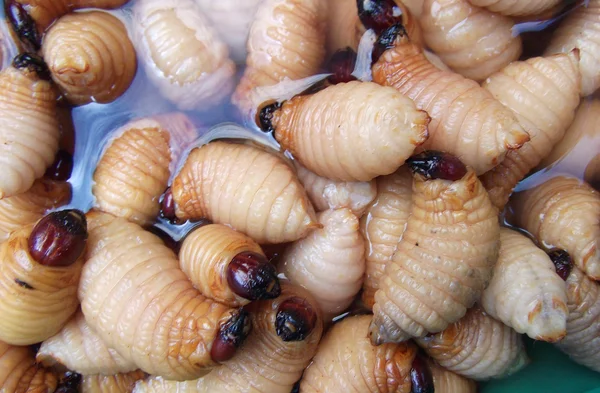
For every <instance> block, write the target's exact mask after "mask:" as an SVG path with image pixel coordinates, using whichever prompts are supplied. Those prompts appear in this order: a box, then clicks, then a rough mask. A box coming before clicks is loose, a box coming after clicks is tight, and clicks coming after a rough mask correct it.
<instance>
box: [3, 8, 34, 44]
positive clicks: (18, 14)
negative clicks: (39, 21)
mask: <svg viewBox="0 0 600 393" xmlns="http://www.w3.org/2000/svg"><path fill="white" fill-rule="evenodd" d="M4 13H5V15H6V17H7V18H8V21H9V22H10V25H11V26H12V28H13V30H14V32H15V33H16V34H17V36H18V37H19V39H20V40H21V41H22V42H23V44H24V45H25V46H27V47H28V49H29V50H32V51H38V50H39V49H40V48H41V46H42V45H41V42H42V40H41V37H40V34H39V32H38V29H37V25H36V23H35V21H34V20H33V18H32V17H31V15H29V12H27V10H26V9H25V7H24V6H23V4H21V3H19V2H18V1H15V0H5V1H4Z"/></svg>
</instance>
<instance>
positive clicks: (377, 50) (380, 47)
mask: <svg viewBox="0 0 600 393" xmlns="http://www.w3.org/2000/svg"><path fill="white" fill-rule="evenodd" d="M407 36H408V35H407V34H406V29H405V28H404V26H402V25H401V24H395V25H392V26H390V27H388V28H387V29H385V30H384V31H383V32H382V33H381V34H380V35H379V37H378V38H377V41H376V42H375V46H374V47H373V54H372V61H373V63H376V62H377V60H379V58H380V57H381V55H383V53H384V52H385V51H386V50H388V49H392V48H393V47H394V46H396V39H397V38H398V37H407Z"/></svg>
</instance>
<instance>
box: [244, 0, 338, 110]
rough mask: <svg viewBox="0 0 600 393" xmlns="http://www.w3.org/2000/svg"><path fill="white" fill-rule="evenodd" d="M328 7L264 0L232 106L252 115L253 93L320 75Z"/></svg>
mask: <svg viewBox="0 0 600 393" xmlns="http://www.w3.org/2000/svg"><path fill="white" fill-rule="evenodd" d="M326 21H327V3H326V2H325V1H323V0H264V1H263V2H262V3H261V5H260V6H259V7H258V10H257V12H256V19H255V20H254V22H253V24H252V27H251V28H250V35H249V38H248V58H247V60H246V64H247V67H246V70H245V71H244V75H243V77H242V80H241V81H240V84H239V85H238V86H237V88H236V90H235V93H234V95H233V97H232V102H233V103H234V104H235V105H236V106H237V107H238V108H239V109H240V110H241V112H242V113H248V112H249V111H251V110H252V109H253V108H251V106H252V103H251V102H250V100H249V95H250V91H251V90H252V89H254V88H256V87H262V86H271V85H275V84H277V83H278V82H281V81H283V80H284V79H286V78H289V79H291V80H297V79H302V78H306V77H309V76H312V75H315V74H318V71H319V67H321V63H323V60H324V59H325V36H326V30H327V25H326Z"/></svg>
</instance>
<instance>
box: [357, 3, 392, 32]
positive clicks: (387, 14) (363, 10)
mask: <svg viewBox="0 0 600 393" xmlns="http://www.w3.org/2000/svg"><path fill="white" fill-rule="evenodd" d="M356 5H357V6H358V17H359V18H360V21H361V23H362V24H363V25H364V26H365V27H366V28H367V29H373V30H375V32H376V33H377V34H379V33H381V32H382V31H384V30H385V29H387V28H388V27H390V26H392V25H394V24H397V23H402V16H403V12H402V9H401V8H400V7H398V5H397V4H396V3H395V2H394V0H357V1H356Z"/></svg>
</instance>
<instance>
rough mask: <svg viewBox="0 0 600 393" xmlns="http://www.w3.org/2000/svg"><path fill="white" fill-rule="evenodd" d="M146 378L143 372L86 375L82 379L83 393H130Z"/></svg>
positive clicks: (80, 388) (81, 390)
mask: <svg viewBox="0 0 600 393" xmlns="http://www.w3.org/2000/svg"><path fill="white" fill-rule="evenodd" d="M145 377H146V374H145V373H144V372H142V371H139V370H137V371H132V372H130V373H125V374H124V373H121V374H115V375H86V376H84V377H83V378H82V379H81V385H80V387H79V391H80V392H81V393H130V392H132V391H133V388H134V386H135V383H136V382H137V381H139V380H141V379H143V378H145Z"/></svg>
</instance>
